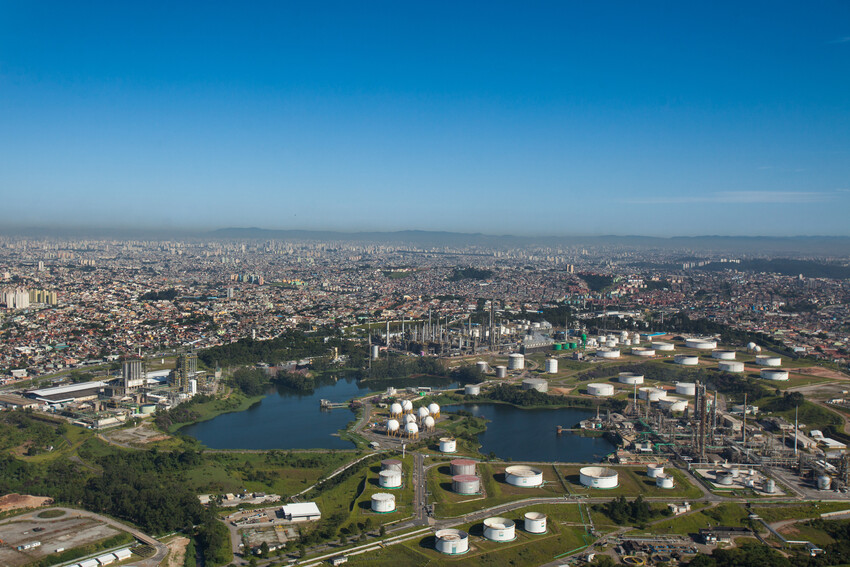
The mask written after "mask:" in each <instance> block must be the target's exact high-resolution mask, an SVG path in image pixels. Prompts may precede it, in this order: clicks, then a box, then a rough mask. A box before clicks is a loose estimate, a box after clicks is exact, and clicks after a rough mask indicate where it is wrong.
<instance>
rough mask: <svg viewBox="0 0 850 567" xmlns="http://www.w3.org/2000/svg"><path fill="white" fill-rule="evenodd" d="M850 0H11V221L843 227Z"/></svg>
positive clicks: (580, 228)
mask: <svg viewBox="0 0 850 567" xmlns="http://www.w3.org/2000/svg"><path fill="white" fill-rule="evenodd" d="M848 213H850V4H848V3H846V2H829V1H824V2H818V3H815V4H808V5H804V4H803V3H799V2H764V3H759V2H702V3H700V2H696V3H694V2H672V1H670V2H569V1H558V2H551V3H550V2H537V3H535V2H522V3H519V2H517V3H503V2H489V3H481V2H467V3H462V2H461V3H458V2H421V3H414V2H398V1H393V2H378V1H365V2H350V1H348V2H302V3H294V2H269V3H261V2H251V3H236V2H198V3H190V2H185V3H173V2H170V3H158V2H144V3H143V2H135V3H134V2H102V3H99V2H12V1H0V223H2V224H4V225H6V226H26V225H34V226H49V225H62V226H104V227H125V226H128V227H154V228H156V227H165V228H186V229H205V228H209V229H213V228H219V227H227V226H260V227H267V228H315V229H336V230H400V229H425V230H454V231H461V232H484V233H491V234H564V235H571V234H588V235H591V234H646V235H660V236H668V235H699V234H730V235H797V234H827V235H850V222H848Z"/></svg>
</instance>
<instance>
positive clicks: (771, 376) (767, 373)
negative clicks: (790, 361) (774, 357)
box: [759, 368, 788, 382]
mask: <svg viewBox="0 0 850 567" xmlns="http://www.w3.org/2000/svg"><path fill="white" fill-rule="evenodd" d="M759 375H760V376H761V377H762V378H764V379H765V380H776V381H778V382H784V381H786V380H788V371H787V370H783V369H781V368H762V369H761V371H760V372H759Z"/></svg>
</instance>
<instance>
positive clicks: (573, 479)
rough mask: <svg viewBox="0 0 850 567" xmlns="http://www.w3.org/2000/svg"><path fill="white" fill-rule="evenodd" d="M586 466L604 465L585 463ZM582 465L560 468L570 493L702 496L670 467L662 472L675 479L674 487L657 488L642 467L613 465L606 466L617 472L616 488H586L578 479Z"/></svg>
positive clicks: (599, 495)
mask: <svg viewBox="0 0 850 567" xmlns="http://www.w3.org/2000/svg"><path fill="white" fill-rule="evenodd" d="M587 466H604V465H587ZM581 468H582V467H580V466H576V467H565V468H563V469H562V473H563V475H564V477H565V478H566V480H567V483H569V488H570V493H571V494H582V495H585V496H594V497H605V496H611V497H612V498H613V497H615V496H621V495H622V496H626V497H632V498H633V497H637V496H638V495H642V496H644V497H655V496H659V497H668V498H684V499H686V500H687V499H689V498H699V497H700V496H702V491H701V490H700V489H699V488H697V487H696V486H694V485H693V484H691V482H690V480H689V478H688V477H687V476H686V475H685V474H684V473H682V472H681V471H678V470H676V469H674V468H671V467H666V468H665V469H664V472H665V473H667V474H669V475H672V476H673V477H674V479H675V486H674V488H669V489H665V488H658V487H656V486H655V480H654V479H650V478H649V477H647V476H646V472H645V471H646V469H645V468H643V467H639V468H638V467H622V466H614V467H608V468H613V469H614V470H616V471H617V472H618V473H619V474H618V477H619V478H618V480H619V482H620V484H619V486H617V488H611V489H598V488H588V487H586V486H583V485H582V484H581V482H580V480H579V478H580V475H579V470H580V469H581Z"/></svg>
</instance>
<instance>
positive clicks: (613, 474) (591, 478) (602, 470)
mask: <svg viewBox="0 0 850 567" xmlns="http://www.w3.org/2000/svg"><path fill="white" fill-rule="evenodd" d="M578 472H579V481H580V482H581V484H582V485H584V486H587V487H589V488H604V489H608V488H617V486H618V485H619V482H620V481H619V475H618V474H617V471H615V470H614V469H609V468H608V467H583V468H581V469H579V471H578Z"/></svg>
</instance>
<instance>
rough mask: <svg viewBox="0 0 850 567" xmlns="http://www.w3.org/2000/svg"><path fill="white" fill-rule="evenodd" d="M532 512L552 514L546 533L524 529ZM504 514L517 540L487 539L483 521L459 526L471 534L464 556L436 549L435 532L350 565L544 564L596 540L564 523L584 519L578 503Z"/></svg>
mask: <svg viewBox="0 0 850 567" xmlns="http://www.w3.org/2000/svg"><path fill="white" fill-rule="evenodd" d="M531 511H534V512H543V513H545V514H546V515H547V516H548V518H547V533H546V534H540V535H537V534H529V533H527V532H525V530H523V529H522V526H523V521H522V518H523V515H524V514H525V513H526V512H531ZM504 516H505V517H507V518H510V519H512V520H514V521H515V522H516V524H517V528H516V539H515V540H514V541H512V542H504V543H497V542H492V541H489V540H486V539H484V537H483V524H482V522H480V521H479V522H473V523H469V524H464V525H461V526H458V529H462V530H464V531H466V532H467V533H469V534H470V551H469V552H468V553H466V554H464V555H459V556H455V557H451V556H447V555H443V554H441V553H439V552H438V551H437V550H436V549H434V535H433V534H430V533H429V534H426V535H424V536H421V537H417V538H415V539H413V540H411V541H409V542H405V543H402V544H398V545H392V546H390V547H387V548H386V549H383V550H380V551H377V552H369V553H366V554H363V555H362V556H354V557H351V558H350V559H349V562H348V564H349V565H354V566H357V565H370V566H372V565H374V566H379V567H384V566H386V567H390V566H392V567H396V566H398V565H404V566H408V565H410V566H425V565H427V566H428V567H444V566H451V565H482V566H492V567H500V566H502V565H515V566H525V565H540V564H543V563H547V562H549V561H552V560H554V559H555V557H556V556H558V555H561V554H562V553H566V552H569V551H573V550H575V549H578V548H581V547H583V546H585V545H587V544H588V543H591V542H592V541H593V538H592V537H591V536H589V535H586V533H585V528H584V527H582V526H577V525H564V524H565V523H566V524H573V523H580V522H581V517H582V515H581V513H580V512H579V510H578V505H577V504H563V505H556V504H551V505H545V506H530V507H526V508H520V509H517V510H513V511H511V512H508V513H506V514H504Z"/></svg>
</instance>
